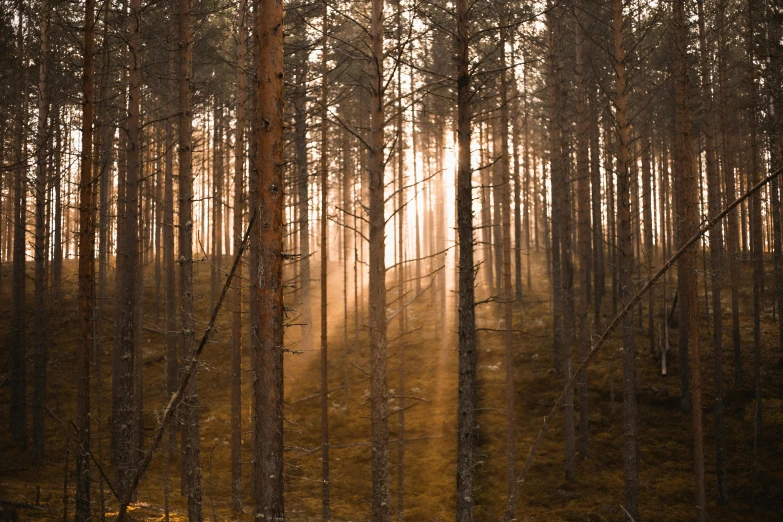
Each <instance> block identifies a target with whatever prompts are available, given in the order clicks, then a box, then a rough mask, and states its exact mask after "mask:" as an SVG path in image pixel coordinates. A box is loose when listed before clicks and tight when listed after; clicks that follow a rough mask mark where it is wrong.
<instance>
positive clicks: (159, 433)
mask: <svg viewBox="0 0 783 522" xmlns="http://www.w3.org/2000/svg"><path fill="white" fill-rule="evenodd" d="M255 221H256V213H255V212H254V213H253V215H252V216H251V217H250V222H249V223H248V224H247V230H245V236H244V238H243V239H242V243H241V244H240V245H239V250H238V251H237V253H236V256H235V257H234V263H233V264H232V265H231V271H230V272H229V274H228V277H227V278H226V282H225V283H224V284H223V291H222V292H221V293H220V298H219V299H218V302H217V303H216V304H215V308H214V309H213V310H212V317H211V318H210V319H209V324H208V325H207V329H206V330H205V331H204V335H203V336H202V337H201V342H200V343H199V345H198V348H197V349H196V351H195V353H192V354H191V357H190V365H189V366H188V368H187V371H186V372H185V374H184V375H183V376H182V379H180V381H179V386H178V387H177V391H176V392H174V394H173V395H172V396H171V399H169V403H168V405H167V406H166V409H165V410H164V411H163V417H162V418H161V420H160V423H159V424H158V427H157V428H155V435H154V436H153V439H152V444H151V445H150V449H149V450H147V452H146V453H145V454H144V459H143V460H142V461H141V462H140V463H139V468H138V469H137V470H136V472H135V473H134V475H133V480H132V481H131V485H130V488H129V490H128V492H127V496H126V498H125V499H123V500H121V501H120V512H119V514H118V515H117V520H118V521H124V520H125V516H126V512H127V509H128V504H130V500H131V498H132V497H133V494H134V493H135V491H136V488H138V487H139V481H140V480H141V477H142V476H143V475H144V472H145V471H147V468H148V467H149V465H150V462H151V461H152V457H153V456H154V455H155V450H157V449H158V445H159V444H160V441H161V439H162V438H163V432H164V431H165V430H166V426H167V425H168V423H169V421H170V420H171V418H172V416H173V414H174V410H176V409H177V406H178V405H179V402H180V400H181V399H182V395H183V393H184V392H185V387H186V386H187V385H188V382H189V381H190V378H191V377H192V376H193V374H194V373H195V372H196V367H197V365H198V358H199V356H200V355H201V352H202V351H203V350H204V346H205V345H206V344H207V340H208V339H209V336H210V334H211V333H212V330H213V329H214V328H215V321H216V320H217V316H218V313H220V308H221V307H222V305H223V300H224V299H225V297H226V293H227V292H228V289H229V287H230V286H231V280H232V279H234V273H235V272H236V270H237V266H239V262H240V260H241V259H242V254H243V253H244V251H245V249H246V248H247V241H248V239H249V238H250V232H251V230H252V229H253V223H255Z"/></svg>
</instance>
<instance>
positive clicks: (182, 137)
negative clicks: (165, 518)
mask: <svg viewBox="0 0 783 522" xmlns="http://www.w3.org/2000/svg"><path fill="white" fill-rule="evenodd" d="M191 9H192V3H191V0H179V3H178V11H177V15H178V30H179V35H178V40H179V57H178V64H177V67H178V70H177V91H178V93H179V100H178V104H179V106H178V112H179V115H178V130H177V132H178V146H179V149H178V150H179V198H178V203H179V256H178V258H179V280H180V296H181V297H180V314H181V315H180V328H181V332H182V339H181V342H182V344H181V345H180V360H181V361H183V364H184V365H185V367H187V366H189V365H190V361H191V359H192V358H193V357H194V356H195V353H194V351H195V337H194V335H195V327H196V325H195V312H194V306H193V299H194V296H193V290H194V289H193V148H192V139H193V137H192V125H193V114H192V113H191V108H190V103H191V90H190V82H191V75H192V67H193V66H192V63H193V43H192V41H193V32H192V29H191ZM196 389H197V388H196V374H194V375H193V376H192V377H191V379H190V381H188V385H187V387H186V388H185V393H184V397H183V399H182V404H181V406H180V409H181V416H182V494H183V495H184V496H187V498H188V518H189V520H190V521H191V522H200V521H201V517H202V509H201V463H200V444H199V424H198V395H197V391H196Z"/></svg>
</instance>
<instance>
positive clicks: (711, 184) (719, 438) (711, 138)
mask: <svg viewBox="0 0 783 522" xmlns="http://www.w3.org/2000/svg"><path fill="white" fill-rule="evenodd" d="M697 4H698V15H699V51H700V53H699V54H700V65H701V103H702V125H703V128H704V135H705V146H706V153H707V190H708V198H709V215H710V216H714V215H716V214H718V213H719V212H720V211H721V207H722V203H721V182H720V174H719V172H718V162H717V159H716V155H715V131H714V127H713V121H714V120H713V104H712V79H711V73H710V56H709V50H708V47H707V29H706V22H705V14H704V0H698V1H697ZM773 183H774V182H773ZM723 265H724V258H723V231H722V229H721V227H719V226H718V227H715V228H713V229H712V230H710V269H711V271H712V350H713V359H714V361H715V363H714V364H715V368H714V382H715V384H714V386H715V457H716V471H717V479H718V485H717V486H718V487H717V502H718V505H721V506H722V505H725V504H726V502H727V501H728V498H727V492H726V434H725V428H724V422H723V324H722V321H721V315H722V313H723V310H722V306H721V300H720V298H721V295H720V294H721V286H722V284H723Z"/></svg>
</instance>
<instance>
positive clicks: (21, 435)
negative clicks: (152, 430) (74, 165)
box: [8, 0, 28, 447]
mask: <svg viewBox="0 0 783 522" xmlns="http://www.w3.org/2000/svg"><path fill="white" fill-rule="evenodd" d="M24 28H25V15H24V2H23V1H22V0H19V26H18V28H17V30H18V45H17V51H18V53H19V63H20V68H21V69H22V70H23V73H22V75H23V78H24V85H23V87H22V89H21V91H20V92H19V105H18V111H19V112H18V114H17V119H16V140H15V143H14V146H15V148H16V151H15V152H16V154H15V156H16V158H15V159H16V163H17V167H16V173H15V175H14V218H13V225H14V240H13V251H14V252H13V281H12V282H11V296H12V297H11V306H12V309H11V348H10V350H9V352H10V356H11V357H10V358H11V361H10V364H9V365H8V366H9V372H8V382H9V385H10V388H11V403H10V406H9V410H10V414H11V415H10V417H11V418H10V421H11V422H10V427H11V435H12V436H13V439H14V442H16V443H17V444H18V445H20V446H21V447H26V446H27V355H26V348H25V329H26V321H25V317H26V315H27V311H26V310H25V301H26V299H25V295H26V294H25V286H26V284H25V283H26V280H27V278H26V275H25V266H26V260H25V239H26V227H27V153H26V138H25V127H26V126H27V75H28V67H27V65H26V64H27V61H26V58H25V51H24V34H25V33H24Z"/></svg>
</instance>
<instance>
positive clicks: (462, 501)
mask: <svg viewBox="0 0 783 522" xmlns="http://www.w3.org/2000/svg"><path fill="white" fill-rule="evenodd" d="M468 6H469V3H468V0H456V18H457V20H456V23H457V33H456V46H457V49H456V51H457V148H458V152H457V154H458V156H457V233H458V239H459V309H458V314H459V319H458V325H457V327H458V336H459V377H458V392H457V394H458V398H457V498H456V503H457V522H472V520H473V506H474V503H475V501H474V498H473V468H474V459H473V447H474V444H475V440H476V429H477V426H476V315H475V308H474V306H475V303H474V288H475V271H474V267H473V243H474V238H473V186H472V182H471V177H472V175H473V172H472V170H471V166H470V145H471V139H470V134H471V117H472V109H471V91H470V89H471V86H470V80H471V78H470V38H471V37H470V33H469V30H470V26H469V25H468V24H469V23H470V22H469V19H468ZM512 512H513V510H512Z"/></svg>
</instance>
